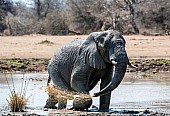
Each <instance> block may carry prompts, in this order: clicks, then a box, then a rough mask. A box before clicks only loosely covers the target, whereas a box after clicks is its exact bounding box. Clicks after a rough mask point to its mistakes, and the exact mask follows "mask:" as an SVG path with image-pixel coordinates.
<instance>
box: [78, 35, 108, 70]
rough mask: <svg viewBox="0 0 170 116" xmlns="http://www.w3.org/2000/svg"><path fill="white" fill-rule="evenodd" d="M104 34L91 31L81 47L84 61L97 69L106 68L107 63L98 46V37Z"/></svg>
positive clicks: (81, 55)
mask: <svg viewBox="0 0 170 116" xmlns="http://www.w3.org/2000/svg"><path fill="white" fill-rule="evenodd" d="M101 34H102V32H101V33H98V32H94V33H91V34H90V35H89V37H88V38H87V39H86V40H85V41H84V43H83V44H82V45H81V47H80V51H79V58H80V59H81V61H83V63H85V64H88V65H89V66H90V67H93V68H96V69H104V68H106V64H105V62H104V60H103V58H102V56H101V55H100V52H99V50H98V48H97V43H96V37H97V38H98V37H100V36H101Z"/></svg>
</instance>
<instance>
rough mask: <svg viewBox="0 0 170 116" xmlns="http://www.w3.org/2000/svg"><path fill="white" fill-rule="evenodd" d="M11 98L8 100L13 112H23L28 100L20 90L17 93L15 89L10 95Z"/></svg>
mask: <svg viewBox="0 0 170 116" xmlns="http://www.w3.org/2000/svg"><path fill="white" fill-rule="evenodd" d="M9 97H10V100H9V101H8V100H7V101H8V104H9V107H10V109H11V111H12V112H22V111H23V109H24V108H25V106H26V103H27V100H26V99H25V97H24V96H23V95H21V93H20V92H18V93H16V92H15V91H13V92H12V93H11V95H10V96H9Z"/></svg>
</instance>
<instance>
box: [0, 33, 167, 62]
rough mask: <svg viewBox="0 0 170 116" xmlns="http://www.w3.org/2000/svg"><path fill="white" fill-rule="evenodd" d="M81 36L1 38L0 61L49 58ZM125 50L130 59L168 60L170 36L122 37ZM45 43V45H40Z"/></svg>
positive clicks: (84, 36)
mask: <svg viewBox="0 0 170 116" xmlns="http://www.w3.org/2000/svg"><path fill="white" fill-rule="evenodd" d="M85 38H87V35H82V36H76V35H75V36H47V35H25V36H1V37H0V49H1V50H0V59H10V58H51V57H52V56H53V54H54V52H55V51H56V49H57V48H59V47H60V46H62V45H64V44H67V43H69V42H71V41H73V40H75V39H85ZM124 38H125V39H126V42H127V44H126V50H127V53H128V55H129V57H130V58H167V59H170V52H169V51H170V36H143V35H131V36H124ZM43 41H47V42H46V43H42V42H43ZM48 42H52V43H48Z"/></svg>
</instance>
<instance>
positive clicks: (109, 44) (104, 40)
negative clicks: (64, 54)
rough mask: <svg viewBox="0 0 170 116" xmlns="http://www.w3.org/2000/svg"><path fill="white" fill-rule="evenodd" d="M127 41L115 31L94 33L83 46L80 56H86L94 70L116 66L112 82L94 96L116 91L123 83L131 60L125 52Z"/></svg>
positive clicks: (85, 59) (87, 62) (87, 61)
mask: <svg viewBox="0 0 170 116" xmlns="http://www.w3.org/2000/svg"><path fill="white" fill-rule="evenodd" d="M125 43H126V42H125V39H124V38H123V36H122V35H121V34H120V33H119V32H117V31H113V30H108V31H103V32H93V33H91V34H90V35H89V37H88V38H87V39H86V41H85V42H84V43H83V44H82V46H81V48H80V52H79V54H82V53H83V54H84V55H83V56H84V57H83V58H84V60H83V61H85V63H86V64H88V65H89V66H91V67H93V68H97V69H105V68H106V66H108V65H115V73H114V76H113V78H112V80H111V82H110V83H109V84H108V85H107V86H106V87H105V88H104V89H102V90H101V91H100V92H97V93H95V94H94V96H102V95H105V94H107V93H110V92H111V91H112V90H114V89H115V88H116V87H117V86H118V85H119V84H120V82H121V81H122V79H123V77H124V75H125V72H126V68H127V65H130V66H132V65H131V64H130V63H129V59H128V56H127V53H126V50H125Z"/></svg>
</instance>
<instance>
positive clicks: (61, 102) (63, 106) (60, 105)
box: [58, 98, 67, 109]
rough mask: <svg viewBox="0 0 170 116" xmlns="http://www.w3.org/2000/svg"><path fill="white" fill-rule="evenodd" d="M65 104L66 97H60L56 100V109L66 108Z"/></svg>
mask: <svg viewBox="0 0 170 116" xmlns="http://www.w3.org/2000/svg"><path fill="white" fill-rule="evenodd" d="M66 105H67V99H66V98H61V99H60V100H58V109H64V108H66Z"/></svg>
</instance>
